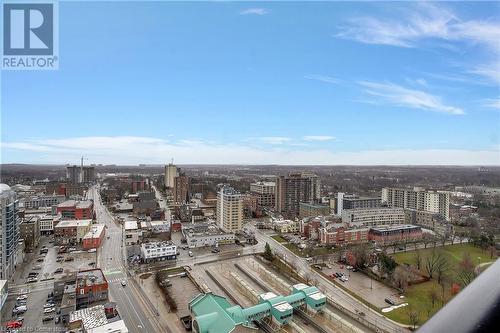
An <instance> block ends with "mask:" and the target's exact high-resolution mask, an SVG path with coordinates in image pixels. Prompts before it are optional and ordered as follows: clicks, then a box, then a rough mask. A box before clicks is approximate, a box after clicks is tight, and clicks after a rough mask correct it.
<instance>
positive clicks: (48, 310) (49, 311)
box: [43, 307, 56, 313]
mask: <svg viewBox="0 0 500 333" xmlns="http://www.w3.org/2000/svg"><path fill="white" fill-rule="evenodd" d="M55 311H56V308H54V307H52V308H46V309H44V310H43V313H52V312H55Z"/></svg>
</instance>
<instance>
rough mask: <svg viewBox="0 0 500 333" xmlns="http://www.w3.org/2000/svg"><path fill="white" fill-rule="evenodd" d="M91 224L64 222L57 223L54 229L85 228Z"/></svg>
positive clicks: (76, 221)
mask: <svg viewBox="0 0 500 333" xmlns="http://www.w3.org/2000/svg"><path fill="white" fill-rule="evenodd" d="M91 224H92V220H64V221H61V222H59V223H58V224H57V225H56V226H55V228H72V227H86V226H89V225H91Z"/></svg>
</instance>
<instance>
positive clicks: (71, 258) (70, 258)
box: [64, 257, 75, 261]
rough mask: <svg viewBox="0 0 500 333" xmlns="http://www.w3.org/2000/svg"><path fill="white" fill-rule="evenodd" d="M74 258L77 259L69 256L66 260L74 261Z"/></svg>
mask: <svg viewBox="0 0 500 333" xmlns="http://www.w3.org/2000/svg"><path fill="white" fill-rule="evenodd" d="M74 260H75V258H73V257H67V258H66V259H64V261H74Z"/></svg>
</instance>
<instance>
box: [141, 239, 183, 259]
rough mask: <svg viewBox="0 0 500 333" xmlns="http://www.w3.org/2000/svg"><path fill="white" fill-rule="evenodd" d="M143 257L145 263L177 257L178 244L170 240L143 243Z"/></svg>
mask: <svg viewBox="0 0 500 333" xmlns="http://www.w3.org/2000/svg"><path fill="white" fill-rule="evenodd" d="M141 257H142V260H143V261H144V262H145V263H149V262H154V261H163V260H170V259H176V258H177V246H176V245H174V244H172V243H170V242H152V243H142V244H141Z"/></svg>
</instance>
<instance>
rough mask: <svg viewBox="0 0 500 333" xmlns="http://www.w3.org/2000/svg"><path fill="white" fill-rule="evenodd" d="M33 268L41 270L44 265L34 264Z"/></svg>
mask: <svg viewBox="0 0 500 333" xmlns="http://www.w3.org/2000/svg"><path fill="white" fill-rule="evenodd" d="M33 269H34V270H35V271H39V270H41V269H42V266H41V265H36V266H33Z"/></svg>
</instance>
